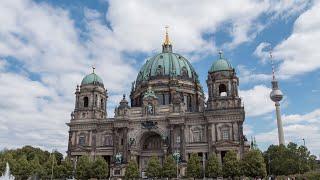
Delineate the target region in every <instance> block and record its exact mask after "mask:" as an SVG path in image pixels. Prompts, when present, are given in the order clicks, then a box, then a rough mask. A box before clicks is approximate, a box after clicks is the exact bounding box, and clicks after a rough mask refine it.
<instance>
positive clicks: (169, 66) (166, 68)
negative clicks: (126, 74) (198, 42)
mask: <svg viewBox="0 0 320 180" xmlns="http://www.w3.org/2000/svg"><path fill="white" fill-rule="evenodd" d="M159 76H168V77H179V76H180V77H184V78H186V79H197V78H198V76H197V74H196V72H195V71H194V68H193V67H192V66H191V64H190V62H189V61H188V60H187V59H186V58H184V57H183V56H181V55H180V54H177V53H172V52H162V53H160V54H157V55H155V56H153V57H151V58H149V59H148V60H147V62H146V63H145V64H144V65H143V66H142V68H141V70H140V72H139V74H138V77H137V82H141V81H148V80H151V79H154V78H155V77H159Z"/></svg>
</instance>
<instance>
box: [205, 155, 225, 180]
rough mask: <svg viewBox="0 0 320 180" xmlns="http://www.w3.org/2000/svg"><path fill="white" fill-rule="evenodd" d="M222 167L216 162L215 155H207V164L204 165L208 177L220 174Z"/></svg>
mask: <svg viewBox="0 0 320 180" xmlns="http://www.w3.org/2000/svg"><path fill="white" fill-rule="evenodd" d="M221 173H222V169H221V166H220V164H219V162H218V158H217V156H216V155H214V154H212V155H210V156H209V159H208V162H207V165H206V176H207V177H209V178H216V177H218V176H221Z"/></svg>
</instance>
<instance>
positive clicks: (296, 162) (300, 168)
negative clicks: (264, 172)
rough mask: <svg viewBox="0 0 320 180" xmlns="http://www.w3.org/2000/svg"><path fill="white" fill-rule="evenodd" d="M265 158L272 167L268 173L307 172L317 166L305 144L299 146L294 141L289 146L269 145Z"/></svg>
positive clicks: (268, 165)
mask: <svg viewBox="0 0 320 180" xmlns="http://www.w3.org/2000/svg"><path fill="white" fill-rule="evenodd" d="M264 159H265V162H266V163H267V167H270V172H268V173H269V174H274V175H289V174H298V173H305V172H308V171H310V170H312V169H313V168H315V166H314V158H313V155H311V154H310V151H309V150H308V149H307V148H306V147H305V146H298V145H297V144H295V143H292V142H290V143H288V145H287V146H284V145H280V146H277V145H271V146H269V148H268V150H267V151H266V152H264ZM268 169H269V168H268Z"/></svg>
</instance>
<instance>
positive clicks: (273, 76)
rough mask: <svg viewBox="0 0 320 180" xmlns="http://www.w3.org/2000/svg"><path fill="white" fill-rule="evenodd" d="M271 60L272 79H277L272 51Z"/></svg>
mask: <svg viewBox="0 0 320 180" xmlns="http://www.w3.org/2000/svg"><path fill="white" fill-rule="evenodd" d="M270 60H271V66H272V80H276V75H275V73H274V64H273V55H272V51H270Z"/></svg>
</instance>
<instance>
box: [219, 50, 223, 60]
mask: <svg viewBox="0 0 320 180" xmlns="http://www.w3.org/2000/svg"><path fill="white" fill-rule="evenodd" d="M219 58H220V59H222V58H223V51H222V50H219Z"/></svg>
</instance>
